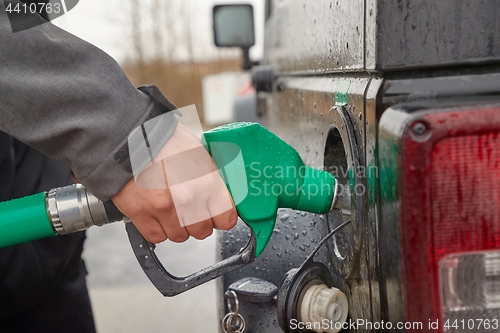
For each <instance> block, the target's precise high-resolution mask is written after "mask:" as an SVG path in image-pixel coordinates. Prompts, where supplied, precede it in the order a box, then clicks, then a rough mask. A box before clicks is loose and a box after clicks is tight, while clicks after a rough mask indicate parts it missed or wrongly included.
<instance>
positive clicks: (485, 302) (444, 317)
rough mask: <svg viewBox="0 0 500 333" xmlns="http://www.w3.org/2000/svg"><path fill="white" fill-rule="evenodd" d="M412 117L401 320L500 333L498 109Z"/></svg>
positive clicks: (407, 141) (405, 170)
mask: <svg viewBox="0 0 500 333" xmlns="http://www.w3.org/2000/svg"><path fill="white" fill-rule="evenodd" d="M409 119H410V120H409V122H408V123H407V126H406V129H405V130H404V132H403V137H402V141H401V148H402V149H401V151H400V158H401V160H400V163H401V165H400V177H401V178H400V185H399V186H400V198H401V202H400V203H401V205H400V214H401V216H400V217H401V219H400V221H401V224H400V237H401V238H400V239H401V258H402V262H403V264H402V280H403V284H404V294H405V295H404V302H405V307H406V309H405V310H406V311H405V312H406V321H407V322H412V323H414V322H421V323H422V324H423V325H422V328H423V330H424V331H428V332H447V331H448V332H450V331H451V332H468V331H470V332H472V331H474V332H478V331H479V332H480V331H485V332H492V329H493V328H494V327H496V328H497V329H493V331H500V326H499V325H500V322H499V320H500V315H499V314H500V107H487V108H474V109H470V108H469V109H464V110H457V109H454V110H427V111H425V112H420V113H415V114H412V115H411V117H410V118H409ZM471 320H472V321H471ZM495 323H496V324H495ZM436 326H437V327H436ZM485 326H488V327H489V328H488V327H485ZM437 328H439V329H437ZM417 331H418V332H422V330H415V332H417Z"/></svg>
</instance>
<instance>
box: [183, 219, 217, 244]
mask: <svg viewBox="0 0 500 333" xmlns="http://www.w3.org/2000/svg"><path fill="white" fill-rule="evenodd" d="M186 230H187V232H188V233H189V234H190V235H191V236H193V237H194V238H196V239H199V240H202V239H205V238H207V237H209V236H210V235H212V233H213V230H214V221H213V220H212V219H211V218H210V219H206V220H204V221H201V222H198V223H194V224H190V225H188V226H186Z"/></svg>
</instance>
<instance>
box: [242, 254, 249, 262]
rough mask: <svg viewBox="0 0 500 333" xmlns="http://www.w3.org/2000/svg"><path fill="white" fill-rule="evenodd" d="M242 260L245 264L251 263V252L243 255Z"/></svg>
mask: <svg viewBox="0 0 500 333" xmlns="http://www.w3.org/2000/svg"><path fill="white" fill-rule="evenodd" d="M241 259H242V260H243V262H249V261H250V253H249V252H246V253H243V255H242V256H241Z"/></svg>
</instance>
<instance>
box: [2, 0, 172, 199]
mask: <svg viewBox="0 0 500 333" xmlns="http://www.w3.org/2000/svg"><path fill="white" fill-rule="evenodd" d="M9 2H10V1H9ZM31 19H33V18H31ZM40 19H41V18H40ZM152 95H153V96H152ZM174 108H175V107H174V106H173V105H172V104H171V103H170V102H168V100H166V98H165V97H164V96H163V95H162V94H161V93H160V92H159V91H158V89H157V88H156V87H154V86H149V87H145V88H143V89H141V90H138V89H135V88H134V87H133V86H132V84H131V83H130V81H129V80H128V79H127V77H126V76H125V74H124V73H123V71H122V69H121V68H120V67H119V65H118V64H117V63H116V62H115V61H114V60H113V59H112V58H111V57H110V56H108V55H107V54H106V53H104V52H103V51H101V50H100V49H98V48H96V47H94V46H93V45H91V44H88V43H86V42H84V41H82V40H81V39H79V38H77V37H75V36H73V35H71V34H69V33H67V32H65V31H63V30H61V29H59V28H58V27H56V26H54V25H52V24H50V23H46V24H42V25H38V26H35V27H33V28H30V29H27V30H23V31H19V32H16V33H13V31H12V29H11V25H10V22H9V18H8V15H7V14H6V12H5V5H4V1H0V130H1V131H4V132H6V133H8V134H10V135H12V136H13V137H15V138H17V139H18V140H20V141H22V142H24V143H25V144H27V145H29V146H31V147H33V148H35V149H37V150H40V151H41V152H43V153H45V154H47V155H49V156H50V157H53V158H56V159H62V160H65V161H67V162H68V163H69V165H70V167H71V169H72V170H73V172H74V174H75V175H76V177H77V178H78V179H79V180H80V181H81V182H82V184H83V185H85V186H86V187H87V188H89V189H90V191H91V192H92V193H94V194H95V195H96V196H97V197H99V198H100V199H102V200H107V199H109V198H110V197H111V196H113V195H114V194H116V193H117V192H118V191H119V190H120V189H121V188H122V187H123V186H124V185H125V184H126V183H127V182H128V181H129V180H130V179H131V178H132V177H133V174H132V170H131V167H130V158H129V156H128V147H127V137H128V135H129V133H131V132H132V131H133V130H134V129H135V128H136V127H138V126H140V125H141V124H142V123H143V122H145V121H146V120H148V119H151V118H152V117H154V116H156V115H159V114H162V113H164V112H167V111H169V110H172V109H174Z"/></svg>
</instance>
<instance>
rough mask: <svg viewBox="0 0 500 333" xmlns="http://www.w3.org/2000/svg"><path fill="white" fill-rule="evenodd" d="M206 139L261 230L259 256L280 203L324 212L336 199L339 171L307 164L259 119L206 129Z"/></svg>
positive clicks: (239, 205)
mask: <svg viewBox="0 0 500 333" xmlns="http://www.w3.org/2000/svg"><path fill="white" fill-rule="evenodd" d="M203 144H204V145H205V148H206V149H207V150H208V151H209V152H210V154H211V155H212V158H213V159H214V161H215V164H216V165H217V166H218V168H219V171H220V173H221V175H222V178H223V179H224V181H225V183H226V185H227V187H228V189H229V191H230V192H231V195H232V197H233V200H234V202H235V205H236V209H237V211H238V214H239V215H240V217H241V219H242V220H243V221H244V222H245V223H247V224H248V225H249V226H250V228H251V229H252V230H253V231H254V233H255V235H256V238H257V244H256V247H257V250H256V255H257V256H259V255H260V254H261V253H262V251H263V250H264V248H265V246H266V244H267V242H268V241H269V238H270V237H271V234H272V232H273V229H274V224H275V220H276V214H277V210H278V208H292V209H297V210H302V211H307V212H311V213H317V214H323V213H327V212H328V211H330V209H331V208H332V206H333V203H334V202H335V193H336V192H337V191H336V190H337V188H336V186H337V182H336V180H335V177H333V175H332V174H330V173H329V172H325V171H322V170H317V169H313V168H311V167H309V166H306V165H305V164H304V162H303V161H302V159H301V158H300V156H299V154H298V152H297V151H296V150H295V149H294V148H292V146H290V145H289V144H287V143H286V142H285V141H283V140H281V139H280V138H279V137H277V136H276V135H275V134H273V133H271V132H270V131H268V130H267V129H266V128H264V127H263V126H261V125H260V124H257V123H233V124H229V125H224V126H221V127H218V128H215V129H213V130H211V131H208V132H205V133H204V134H203Z"/></svg>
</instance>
